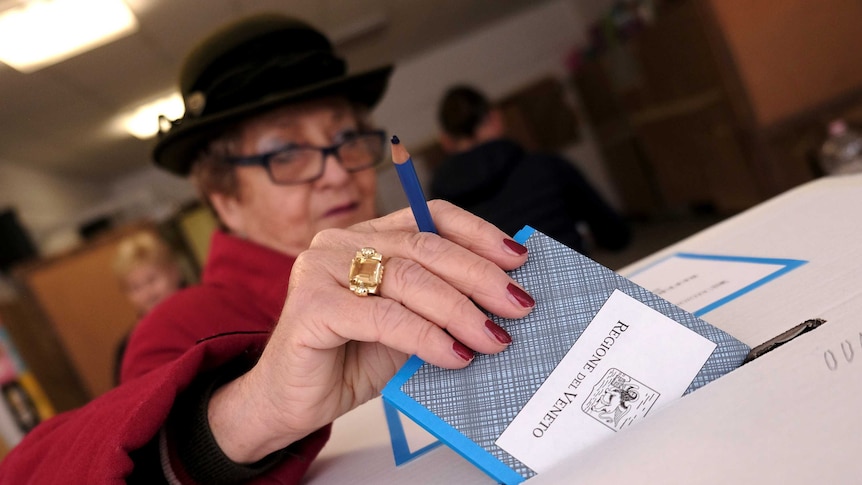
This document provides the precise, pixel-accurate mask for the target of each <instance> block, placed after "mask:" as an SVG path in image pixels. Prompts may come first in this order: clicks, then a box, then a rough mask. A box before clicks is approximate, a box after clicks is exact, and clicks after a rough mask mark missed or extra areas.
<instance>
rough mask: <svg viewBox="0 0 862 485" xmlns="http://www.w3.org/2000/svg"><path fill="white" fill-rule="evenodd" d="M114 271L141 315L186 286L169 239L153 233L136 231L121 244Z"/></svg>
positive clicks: (118, 247) (118, 248) (124, 291)
mask: <svg viewBox="0 0 862 485" xmlns="http://www.w3.org/2000/svg"><path fill="white" fill-rule="evenodd" d="M114 274H115V275H116V276H117V280H118V281H119V282H120V286H121V287H122V289H123V293H125V294H126V296H127V297H128V299H129V302H130V303H131V304H132V305H133V306H134V307H135V310H136V311H137V313H138V315H139V316H144V315H146V314H147V313H148V312H149V311H150V310H152V309H153V307H155V306H156V305H157V304H158V303H159V302H161V301H162V300H164V299H165V298H167V297H168V296H169V295H170V294H172V293H173V292H175V291H177V290H178V289H180V288H181V287H182V286H184V281H183V279H184V277H183V272H182V269H181V268H180V265H179V262H178V261H177V258H176V257H175V256H174V252H173V250H172V249H171V247H170V246H169V245H168V243H167V242H165V241H164V240H162V239H161V238H160V237H158V236H156V235H155V234H153V233H152V232H149V231H144V232H139V233H137V234H133V235H131V236H129V237H127V238H125V239H123V240H122V241H120V244H119V245H118V246H117V254H116V256H115V258H114Z"/></svg>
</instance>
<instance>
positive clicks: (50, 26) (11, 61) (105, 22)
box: [0, 0, 138, 73]
mask: <svg viewBox="0 0 862 485" xmlns="http://www.w3.org/2000/svg"><path fill="white" fill-rule="evenodd" d="M137 29H138V20H137V19H136V18H135V16H134V14H133V13H132V11H131V10H129V7H128V6H126V4H125V3H124V2H123V0H86V1H83V2H82V1H80V0H30V1H27V2H25V3H21V4H19V5H17V6H15V7H12V8H9V9H7V10H4V11H2V12H0V62H3V63H5V64H8V65H9V66H10V67H12V68H13V69H15V70H17V71H20V72H23V73H30V72H34V71H37V70H39V69H42V68H43V67H46V66H49V65H51V64H56V63H58V62H60V61H63V60H66V59H68V58H70V57H73V56H76V55H78V54H80V53H82V52H86V51H88V50H91V49H94V48H96V47H98V46H101V45H104V44H107V43H109V42H112V41H114V40H117V39H119V38H121V37H124V36H126V35H128V34H130V33H132V32H134V31H136V30H137Z"/></svg>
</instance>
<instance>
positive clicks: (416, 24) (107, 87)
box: [0, 0, 544, 182]
mask: <svg viewBox="0 0 862 485" xmlns="http://www.w3.org/2000/svg"><path fill="white" fill-rule="evenodd" d="M79 1H82V2H86V1H87V0H79ZM542 1H544V0H493V1H492V0H126V3H127V4H128V5H129V6H130V7H131V9H132V10H133V11H134V12H135V14H136V15H137V17H138V20H139V22H140V30H139V31H138V32H137V33H135V34H133V35H131V36H128V37H125V38H123V39H120V40H117V41H116V42H113V43H111V44H108V45H105V46H103V47H99V48H97V49H94V50H92V51H89V52H86V53H84V54H81V55H79V56H76V57H73V58H71V59H69V60H66V61H64V62H61V63H59V64H56V65H53V66H49V67H47V68H44V69H42V70H40V71H37V72H34V73H32V74H21V73H19V72H17V71H15V70H13V69H11V68H9V67H7V66H5V65H3V64H0V163H13V164H19V165H21V166H26V167H31V168H37V169H40V170H46V171H51V172H54V173H57V174H60V175H63V176H71V177H80V178H86V179H88V180H90V181H94V182H110V181H111V180H112V179H114V178H116V177H118V176H122V175H123V174H126V173H128V172H129V171H131V170H134V169H137V168H140V167H143V166H145V165H147V164H149V163H150V150H151V148H152V145H153V140H148V141H142V140H138V139H136V138H134V137H132V136H131V135H127V134H125V133H121V132H118V131H117V130H116V128H113V125H112V121H113V120H114V119H115V118H116V116H117V115H118V114H120V113H122V112H124V111H127V110H128V109H129V108H132V107H135V106H137V105H138V104H140V103H141V102H144V101H147V100H150V99H153V98H155V97H159V96H160V95H163V94H166V93H167V92H169V91H171V90H172V89H173V87H174V84H175V80H176V73H177V72H178V71H179V66H180V63H181V61H182V58H183V56H184V55H185V53H186V52H187V51H188V50H189V49H190V47H191V46H192V45H193V44H194V43H195V42H196V41H197V40H198V39H200V38H201V37H202V36H204V35H205V34H206V33H208V32H209V31H211V30H212V29H213V28H215V27H217V26H219V25H221V24H223V23H225V22H227V21H230V20H231V19H234V18H238V17H242V16H244V15H247V14H250V13H255V12H260V11H282V12H286V13H289V14H293V15H296V16H299V17H301V18H303V19H305V20H307V21H309V22H311V23H312V24H314V25H317V26H318V27H319V28H321V29H323V30H324V31H325V32H327V33H328V34H329V35H330V36H332V37H333V38H336V39H338V38H343V39H346V40H345V41H344V42H341V43H339V47H338V48H339V51H340V52H341V53H342V54H343V55H345V56H346V57H347V58H348V62H349V64H350V67H351V69H355V70H359V69H363V68H367V67H371V66H375V65H379V64H382V63H386V62H396V63H397V61H398V60H400V59H406V58H409V57H411V56H415V55H417V54H418V53H420V52H422V51H423V50H426V49H429V48H431V47H433V46H434V45H436V44H439V43H441V42H445V41H446V40H449V39H452V38H454V37H457V36H459V35H463V34H465V33H467V32H469V31H470V30H471V29H474V28H476V27H478V26H480V25H482V24H486V23H488V22H491V21H493V20H496V19H499V18H502V17H504V16H507V15H510V14H512V13H514V12H516V11H517V10H519V9H522V8H526V7H530V6H535V5H536V4H538V3H541V2H542ZM381 19H385V20H386V25H385V27H383V28H380V29H376V30H374V31H372V32H369V33H365V34H363V35H361V36H358V37H357V36H355V35H352V34H355V33H356V32H357V29H359V30H361V28H362V27H363V26H364V25H367V24H375V25H376V24H379V21H380V20H381ZM45 35H50V32H46V33H45Z"/></svg>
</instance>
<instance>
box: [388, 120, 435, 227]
mask: <svg viewBox="0 0 862 485" xmlns="http://www.w3.org/2000/svg"><path fill="white" fill-rule="evenodd" d="M392 161H393V162H394V163H395V171H397V172H398V179H399V180H401V187H402V188H403V189H404V193H405V194H407V202H409V203H410V208H411V209H412V210H413V218H414V219H416V225H418V226H419V230H420V231H422V232H433V233H434V234H437V226H435V225H434V221H433V220H432V219H431V211H429V210H428V203H427V202H426V201H425V194H424V193H422V186H421V185H420V184H419V177H418V176H417V175H416V169H415V168H414V167H413V159H412V158H411V157H410V154H409V153H407V149H406V148H404V146H403V145H401V140H399V139H398V137H397V136H395V135H393V136H392Z"/></svg>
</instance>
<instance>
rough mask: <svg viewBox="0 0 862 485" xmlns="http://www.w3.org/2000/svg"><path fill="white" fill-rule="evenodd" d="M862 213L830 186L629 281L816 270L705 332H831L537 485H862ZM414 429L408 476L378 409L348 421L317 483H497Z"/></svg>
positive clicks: (852, 191) (714, 318)
mask: <svg viewBox="0 0 862 485" xmlns="http://www.w3.org/2000/svg"><path fill="white" fill-rule="evenodd" d="M860 207H862V175H854V176H844V177H841V178H824V179H819V180H816V181H813V182H811V183H808V184H805V185H803V186H800V187H798V188H796V189H793V190H791V191H789V192H787V193H785V194H782V195H780V196H778V197H776V198H773V199H771V200H769V201H767V202H765V203H763V204H760V205H759V206H757V207H755V208H753V209H751V210H749V211H746V212H744V213H742V214H740V215H738V216H735V217H733V218H731V219H728V220H726V221H724V222H722V223H720V224H717V225H715V226H713V227H711V228H708V229H706V230H704V231H702V232H700V233H698V234H696V235H694V236H692V237H690V238H688V239H685V240H683V241H681V242H679V243H677V244H674V245H672V246H670V247H668V248H666V249H664V250H662V251H659V252H658V253H656V254H654V255H652V256H650V257H648V258H645V259H644V260H642V261H639V262H637V263H635V264H633V265H630V266H628V267H626V268H623V269H622V270H621V271H620V273H621V274H623V275H632V274H634V276H633V277H632V278H633V279H634V280H635V281H636V282H637V273H638V271H640V270H642V269H643V268H645V267H649V266H650V265H655V264H658V263H659V262H661V261H663V260H665V259H666V258H668V257H672V256H673V255H675V254H678V253H698V254H719V255H729V256H738V257H752V258H790V259H795V260H804V261H807V262H806V263H805V264H804V265H802V266H799V267H797V268H796V269H794V270H793V271H790V272H787V273H784V274H781V275H780V276H777V277H775V278H772V279H769V280H768V281H767V282H764V283H762V284H759V285H756V287H753V288H751V289H749V290H748V291H746V292H743V293H741V294H739V295H737V296H735V297H734V298H732V299H729V300H728V301H726V302H725V303H724V304H722V305H721V306H718V307H717V308H714V309H712V310H710V311H708V312H706V313H704V314H703V315H702V316H701V318H703V319H704V320H706V321H708V322H709V323H711V324H713V325H715V326H716V327H719V328H721V329H723V330H725V331H726V332H728V333H730V334H731V335H733V336H735V337H737V338H738V339H740V340H742V341H743V342H745V343H746V344H748V345H750V346H752V347H755V346H757V345H759V344H761V343H763V342H766V341H768V340H770V339H771V338H773V337H775V336H776V335H779V334H781V333H782V332H784V331H786V330H788V329H789V328H791V327H793V326H795V325H797V324H799V323H801V322H803V321H805V320H808V319H811V318H822V319H824V320H826V322H827V323H825V324H824V325H822V326H820V327H819V328H817V329H815V330H813V331H811V332H809V333H806V334H804V335H802V336H800V337H797V338H796V339H794V340H792V341H791V342H789V343H787V344H785V345H783V346H781V347H779V348H777V349H775V350H772V351H771V352H769V353H767V354H765V355H763V356H762V357H759V358H758V359H756V360H754V361H752V362H750V363H748V364H745V365H744V366H742V367H741V368H739V369H737V370H735V371H732V372H731V373H729V374H727V375H726V376H724V377H722V378H720V379H718V380H716V381H714V382H712V383H710V384H708V385H707V386H705V387H703V388H702V389H699V390H698V391H696V392H694V393H692V394H690V395H688V396H686V397H684V398H682V399H680V400H678V401H677V402H675V403H672V404H670V405H668V406H666V407H665V408H663V409H661V410H660V411H658V412H656V413H655V414H653V415H651V416H649V417H648V418H647V419H645V420H643V421H642V422H641V423H639V424H637V425H634V426H631V427H629V428H626V429H624V430H622V431H620V432H619V433H617V434H616V435H615V436H613V437H611V438H609V439H607V440H606V441H604V442H602V443H599V444H598V445H596V446H595V447H593V448H591V449H588V450H585V451H583V452H581V453H579V454H577V455H576V456H573V457H572V459H571V460H570V461H567V462H566V463H565V464H564V465H562V466H559V467H557V468H555V469H553V470H551V471H548V472H545V473H542V474H540V475H537V476H536V477H534V478H532V479H530V480H528V481H527V482H526V483H529V484H532V483H536V484H540V485H541V484H550V483H554V484H557V483H626V482H631V483H662V484H664V483H706V484H709V483H716V484H717V483H722V484H725V483H783V484H786V483H800V484H802V483H806V484H807V483H823V482H832V483H857V482H858V476H859V475H860V474H862V461H860V460H859V459H858V457H857V455H858V449H859V446H858V443H859V437H860V436H862V416H860V415H859V412H858V410H859V409H862V384H860V383H862V379H860V378H862V317H860V315H862V244H860V242H859V241H860V240H862V217H860V213H859V211H860V209H859V208H860ZM669 283H670V282H669ZM407 421H408V420H407V419H406V418H403V417H401V418H398V417H396V418H392V417H391V416H390V421H389V423H390V424H392V423H395V426H396V427H397V425H398V423H401V426H402V428H403V430H404V431H403V433H402V434H401V438H402V439H403V442H402V443H401V444H402V445H405V446H401V447H400V448H401V449H402V450H405V449H406V450H407V451H408V453H407V457H408V458H409V456H410V455H416V457H415V458H414V459H412V460H407V461H404V460H403V459H404V458H405V457H404V456H402V457H401V459H402V461H401V465H399V466H396V464H395V463H396V457H395V454H394V450H395V449H396V448H398V447H399V446H396V445H394V444H393V443H394V441H395V440H394V439H393V436H392V435H391V434H390V432H389V430H390V424H387V416H386V413H385V412H384V409H383V405H382V402H381V401H380V400H379V399H376V400H373V401H371V402H369V403H367V404H365V405H363V406H361V407H360V408H357V409H356V410H354V411H353V412H351V413H349V414H347V415H345V416H343V417H342V418H340V419H339V420H338V421H336V423H335V427H334V430H333V437H332V440H331V442H330V444H329V445H327V447H326V448H324V450H323V453H322V454H321V456H320V458H319V459H318V461H317V462H316V463H314V464H313V465H312V468H311V470H310V472H309V475H308V477H307V481H308V482H309V483H411V484H422V483H493V481H492V480H491V479H490V478H488V477H487V476H485V475H484V474H482V473H481V472H480V471H479V470H478V469H476V468H474V467H473V466H472V465H470V464H469V463H468V462H467V461H466V460H464V459H463V458H461V457H460V456H459V455H457V454H456V453H455V452H453V451H451V450H449V449H447V448H446V447H445V446H437V447H433V446H434V445H433V441H434V440H433V438H430V437H429V436H427V435H424V433H425V432H424V431H422V430H421V429H418V428H416V427H415V426H413V427H411V425H410V423H409V422H407ZM429 446H431V447H432V448H430V451H428V448H427V447H429ZM423 450H424V452H423ZM615 479H617V480H615ZM618 479H624V480H625V481H626V482H621V481H619V480H618Z"/></svg>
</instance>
